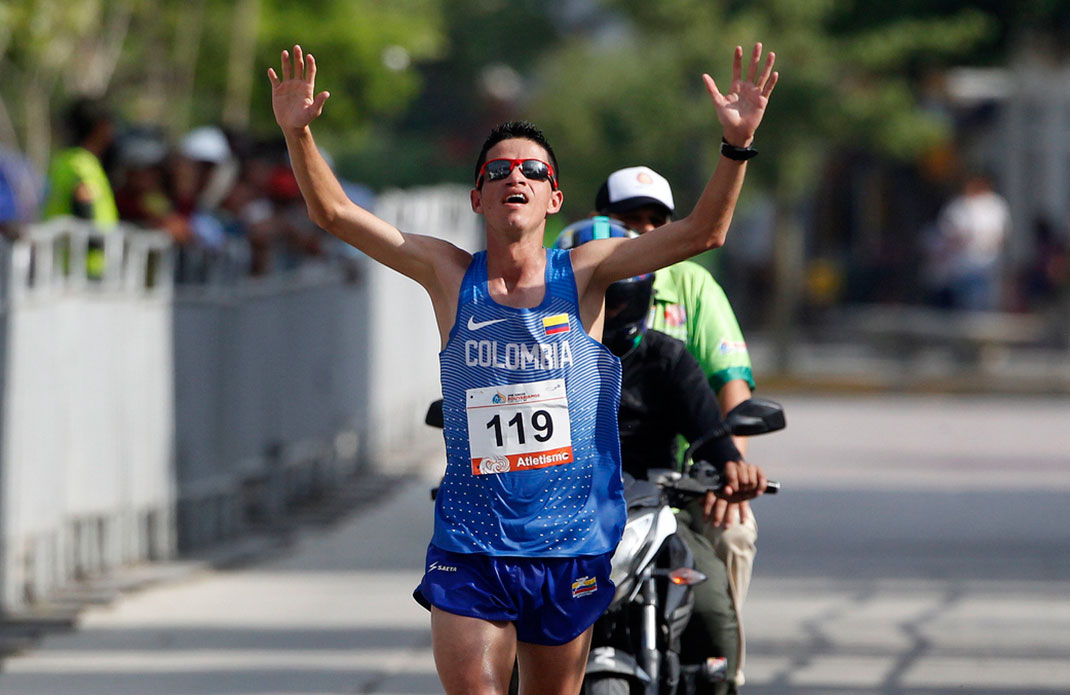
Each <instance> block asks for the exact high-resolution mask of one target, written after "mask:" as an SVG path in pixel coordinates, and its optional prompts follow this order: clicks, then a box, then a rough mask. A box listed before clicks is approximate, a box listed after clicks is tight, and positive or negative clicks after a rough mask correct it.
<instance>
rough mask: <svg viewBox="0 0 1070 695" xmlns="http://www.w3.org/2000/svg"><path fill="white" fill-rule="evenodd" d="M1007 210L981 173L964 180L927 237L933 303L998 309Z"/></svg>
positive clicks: (978, 308) (1004, 202) (988, 179)
mask: <svg viewBox="0 0 1070 695" xmlns="http://www.w3.org/2000/svg"><path fill="white" fill-rule="evenodd" d="M1009 232H1010V209H1009V208H1008V206H1007V202H1006V201H1005V200H1004V199H1003V197H1002V196H1000V195H999V194H998V193H996V192H995V191H994V190H993V189H992V181H991V179H990V178H989V177H988V176H987V175H984V174H972V175H970V176H969V177H967V178H966V180H965V182H964V183H963V185H962V189H961V192H960V193H959V194H958V195H956V196H955V197H954V198H952V199H951V200H950V201H948V203H947V204H946V205H945V206H944V208H943V209H942V210H941V211H940V214H939V216H938V218H937V221H936V226H935V227H934V228H932V229H931V230H930V234H929V238H928V239H927V241H926V248H925V251H926V254H927V256H928V267H927V269H926V275H927V278H928V281H929V283H930V289H931V291H932V301H933V303H934V304H937V305H938V306H944V307H948V308H952V309H966V310H975V311H985V310H987V311H991V310H995V309H998V308H999V290H1000V286H999V271H1000V261H1001V257H1002V252H1003V244H1004V242H1005V241H1006V238H1007V235H1008V234H1009Z"/></svg>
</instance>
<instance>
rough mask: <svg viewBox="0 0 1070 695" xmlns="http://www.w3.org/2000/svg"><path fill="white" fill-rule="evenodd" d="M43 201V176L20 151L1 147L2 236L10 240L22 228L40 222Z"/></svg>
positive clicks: (0, 194)
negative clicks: (39, 216) (39, 215)
mask: <svg viewBox="0 0 1070 695" xmlns="http://www.w3.org/2000/svg"><path fill="white" fill-rule="evenodd" d="M43 198H44V177H42V176H41V175H40V174H39V173H38V172H37V171H36V170H35V169H34V166H33V165H32V164H30V162H29V160H27V159H26V158H25V157H23V156H22V155H21V154H19V153H18V152H16V151H14V150H11V149H8V148H6V147H3V146H0V234H2V235H3V236H5V237H7V238H9V239H11V238H15V237H17V236H18V233H19V227H21V226H22V225H24V224H27V223H30V222H33V221H34V220H36V219H37V216H38V214H39V213H40V210H41V201H42V199H43Z"/></svg>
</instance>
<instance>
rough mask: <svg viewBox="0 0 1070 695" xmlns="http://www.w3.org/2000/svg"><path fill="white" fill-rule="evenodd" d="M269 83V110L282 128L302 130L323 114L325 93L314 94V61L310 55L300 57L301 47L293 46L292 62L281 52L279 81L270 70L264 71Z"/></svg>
mask: <svg viewBox="0 0 1070 695" xmlns="http://www.w3.org/2000/svg"><path fill="white" fill-rule="evenodd" d="M268 79H269V80H271V109H272V111H274V112H275V121H276V122H277V123H278V124H279V127H281V128H283V129H299V128H304V127H305V126H307V125H308V124H309V123H311V122H312V121H313V120H315V119H316V117H318V116H319V115H320V114H321V113H322V112H323V104H324V103H325V102H326V101H327V97H329V96H330V93H328V92H320V93H319V94H316V93H315V92H316V89H315V88H316V59H315V58H313V57H312V54H311V53H310V54H308V55H302V51H301V47H300V46H294V50H293V62H292V65H291V58H290V52H289V51H283V52H282V78H281V79H280V78H279V76H278V75H277V74H276V73H275V70H274V68H268Z"/></svg>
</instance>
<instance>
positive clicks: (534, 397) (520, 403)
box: [431, 249, 626, 557]
mask: <svg viewBox="0 0 1070 695" xmlns="http://www.w3.org/2000/svg"><path fill="white" fill-rule="evenodd" d="M439 364H440V367H441V371H442V397H443V405H442V414H443V424H444V428H443V431H444V436H445V440H446V474H445V476H444V477H443V480H442V486H441V487H440V488H439V492H438V497H437V499H436V501H435V530H434V535H433V536H432V539H431V543H432V544H433V545H435V546H437V547H438V548H441V549H443V550H449V551H452V552H460V553H483V554H487V555H499V556H519V557H572V556H577V555H597V554H601V553H606V552H610V551H612V550H613V549H614V548H616V546H617V543H618V541H619V540H620V536H621V532H622V530H623V528H624V521H625V516H626V511H625V506H624V494H623V486H622V483H621V464H620V438H619V435H618V432H617V409H618V407H619V404H620V375H621V368H620V360H618V359H617V358H616V356H614V355H613V354H612V353H611V352H610V351H609V350H608V349H606V348H605V347H604V346H603V345H602V344H601V343H599V342H598V341H596V340H594V339H593V338H591V337H590V336H588V335H587V332H586V331H585V330H584V329H583V324H582V323H581V322H580V313H579V298H578V295H577V291H576V280H575V276H574V275H573V273H572V261H571V259H570V257H569V252H568V251H564V250H560V249H547V259H546V294H545V296H544V297H543V301H542V303H541V304H539V306H537V307H534V308H531V309H516V308H513V307H508V306H504V305H502V304H499V303H497V302H495V301H494V300H493V299H491V297H490V294H489V292H488V289H487V257H486V252H485V251H482V252H480V253H477V254H475V256H474V257H473V258H472V262H471V264H470V265H469V266H468V270H467V272H466V273H465V276H464V281H463V282H462V284H461V292H460V298H459V300H458V306H457V320H456V322H455V323H454V325H453V328H452V330H451V331H450V336H449V339H448V340H447V342H446V347H445V348H444V349H443V350H442V352H441V353H440V354H439Z"/></svg>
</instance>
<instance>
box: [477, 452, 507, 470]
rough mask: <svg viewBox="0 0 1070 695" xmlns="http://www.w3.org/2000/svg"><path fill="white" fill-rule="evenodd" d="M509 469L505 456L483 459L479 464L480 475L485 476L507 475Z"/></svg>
mask: <svg viewBox="0 0 1070 695" xmlns="http://www.w3.org/2000/svg"><path fill="white" fill-rule="evenodd" d="M509 469H510V465H509V459H508V458H506V457H505V456H494V457H493V458H485V459H483V460H482V461H480V462H479V474H480V475H487V474H488V473H508V472H509Z"/></svg>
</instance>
